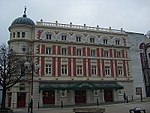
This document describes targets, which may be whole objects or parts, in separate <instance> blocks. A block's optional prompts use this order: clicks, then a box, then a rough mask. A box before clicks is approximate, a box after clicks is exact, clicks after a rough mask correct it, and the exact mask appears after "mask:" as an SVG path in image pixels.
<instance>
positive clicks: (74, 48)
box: [73, 47, 76, 55]
mask: <svg viewBox="0 0 150 113" xmlns="http://www.w3.org/2000/svg"><path fill="white" fill-rule="evenodd" d="M73 55H76V47H73Z"/></svg>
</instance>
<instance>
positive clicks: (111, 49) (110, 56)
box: [109, 49, 113, 57]
mask: <svg viewBox="0 0 150 113" xmlns="http://www.w3.org/2000/svg"><path fill="white" fill-rule="evenodd" d="M109 51H110V57H112V56H113V55H112V49H110V50H109Z"/></svg>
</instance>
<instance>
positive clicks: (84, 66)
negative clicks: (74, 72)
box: [83, 58, 86, 76]
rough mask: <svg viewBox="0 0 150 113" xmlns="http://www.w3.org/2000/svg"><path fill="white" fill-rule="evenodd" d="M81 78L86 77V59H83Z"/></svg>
mask: <svg viewBox="0 0 150 113" xmlns="http://www.w3.org/2000/svg"><path fill="white" fill-rule="evenodd" d="M83 76H86V59H85V58H84V59H83Z"/></svg>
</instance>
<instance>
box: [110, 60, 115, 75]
mask: <svg viewBox="0 0 150 113" xmlns="http://www.w3.org/2000/svg"><path fill="white" fill-rule="evenodd" d="M110 66H111V76H112V77H114V66H113V60H110Z"/></svg>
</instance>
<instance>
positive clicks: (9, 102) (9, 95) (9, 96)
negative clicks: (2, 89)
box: [7, 93, 12, 107]
mask: <svg viewBox="0 0 150 113" xmlns="http://www.w3.org/2000/svg"><path fill="white" fill-rule="evenodd" d="M7 95H8V107H11V96H12V93H8V94H7Z"/></svg>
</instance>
